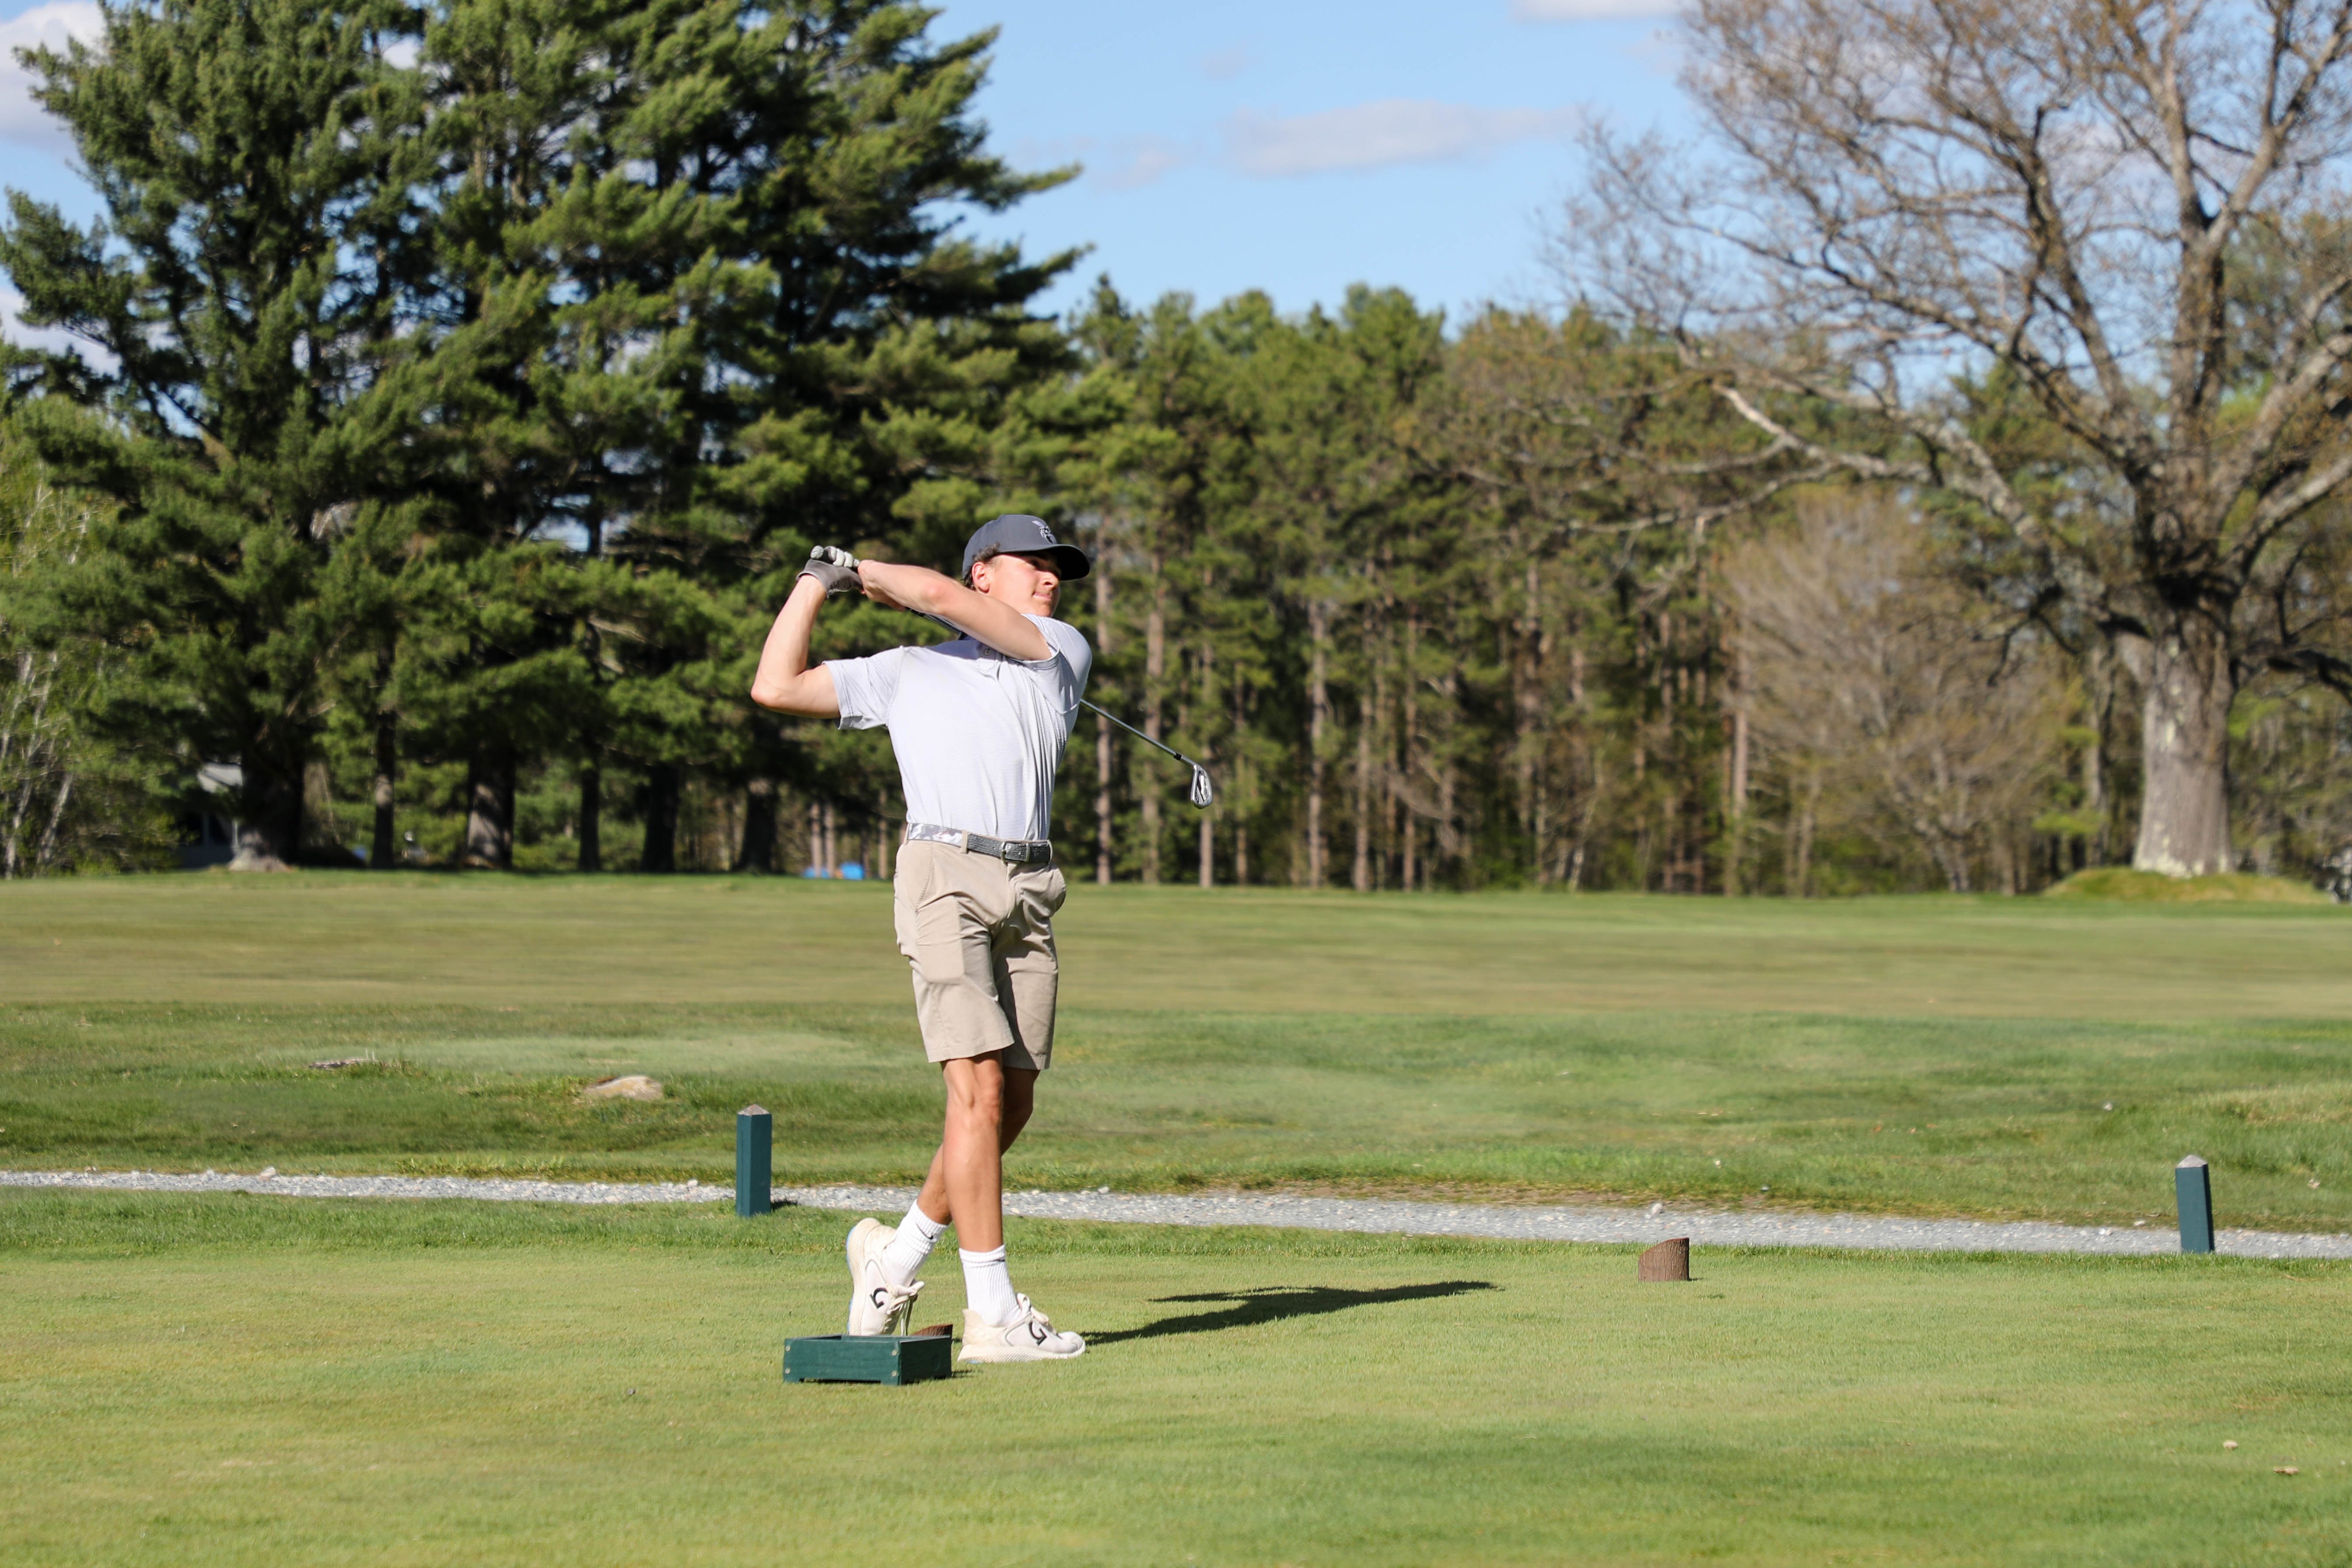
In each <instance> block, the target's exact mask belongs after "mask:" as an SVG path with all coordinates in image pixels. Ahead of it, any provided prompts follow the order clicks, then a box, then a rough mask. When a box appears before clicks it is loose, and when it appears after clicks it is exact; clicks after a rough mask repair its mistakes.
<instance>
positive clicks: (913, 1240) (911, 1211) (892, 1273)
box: [882, 1204, 948, 1289]
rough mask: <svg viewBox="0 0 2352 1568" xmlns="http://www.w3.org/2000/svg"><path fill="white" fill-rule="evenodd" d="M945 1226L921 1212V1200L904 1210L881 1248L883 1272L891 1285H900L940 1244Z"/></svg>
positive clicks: (896, 1287) (904, 1282) (946, 1230)
mask: <svg viewBox="0 0 2352 1568" xmlns="http://www.w3.org/2000/svg"><path fill="white" fill-rule="evenodd" d="M947 1233H948V1227H947V1226H944V1225H942V1224H940V1222H939V1221H938V1220H935V1219H933V1218H932V1217H931V1216H930V1215H927V1214H925V1213H924V1212H923V1206H922V1205H920V1204H915V1205H911V1206H909V1207H908V1210H907V1217H906V1218H905V1219H902V1220H900V1221H899V1222H898V1233H897V1234H896V1235H894V1236H892V1237H890V1240H889V1243H888V1244H887V1246H885V1247H883V1248H882V1272H883V1273H884V1274H885V1275H886V1276H887V1277H888V1279H889V1280H890V1284H891V1286H892V1288H893V1289H900V1288H903V1287H904V1286H905V1285H906V1283H907V1281H908V1280H909V1279H913V1278H914V1277H915V1270H916V1269H918V1268H921V1267H922V1266H923V1259H925V1258H929V1256H930V1255H931V1248H932V1247H937V1246H938V1245H939V1244H940V1237H943V1236H945V1235H946V1234H947Z"/></svg>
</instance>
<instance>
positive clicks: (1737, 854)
mask: <svg viewBox="0 0 2352 1568" xmlns="http://www.w3.org/2000/svg"><path fill="white" fill-rule="evenodd" d="M1748 680H1749V674H1748V652H1747V650H1746V649H1745V648H1742V649H1741V650H1740V652H1739V654H1738V658H1737V662H1735V663H1734V664H1733V666H1732V675H1731V690H1730V692H1729V696H1730V698H1731V780H1730V784H1731V790H1730V795H1731V830H1730V833H1729V834H1728V836H1727V837H1729V838H1730V840H1731V842H1730V843H1729V845H1728V846H1727V847H1726V848H1725V851H1724V857H1723V890H1724V892H1725V893H1726V894H1727V895H1729V896H1731V897H1735V898H1736V897H1738V895H1739V894H1741V893H1743V892H1746V891H1747V890H1748V889H1747V866H1746V864H1745V860H1744V857H1745V855H1746V853H1747V848H1748Z"/></svg>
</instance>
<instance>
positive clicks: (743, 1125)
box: [735, 1105, 776, 1219]
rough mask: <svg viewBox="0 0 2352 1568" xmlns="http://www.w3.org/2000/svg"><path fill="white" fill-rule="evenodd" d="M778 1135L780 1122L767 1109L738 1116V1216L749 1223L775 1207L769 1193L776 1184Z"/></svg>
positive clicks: (747, 1110)
mask: <svg viewBox="0 0 2352 1568" xmlns="http://www.w3.org/2000/svg"><path fill="white" fill-rule="evenodd" d="M775 1134H776V1119H775V1118H774V1117H772V1116H771V1115H769V1114H768V1112H767V1110H766V1109H765V1108H764V1107H762V1106H757V1105H747V1106H745V1107H744V1108H743V1109H742V1110H739V1111H737V1112H736V1113H735V1212H736V1213H737V1214H739V1215H741V1216H742V1217H743V1218H745V1219H751V1218H753V1217H755V1216H756V1215H763V1214H766V1213H767V1212H768V1211H769V1210H770V1209H772V1207H774V1206H775V1205H774V1204H773V1203H772V1200H771V1196H770V1192H769V1189H770V1188H772V1186H774V1184H775V1180H776V1167H775V1159H774V1152H775Z"/></svg>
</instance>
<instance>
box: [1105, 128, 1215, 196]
mask: <svg viewBox="0 0 2352 1568" xmlns="http://www.w3.org/2000/svg"><path fill="white" fill-rule="evenodd" d="M1191 162H1192V154H1191V153H1187V152H1186V151H1185V150H1184V149H1183V148H1182V147H1180V146H1178V145H1177V144H1176V143H1175V142H1171V141H1169V140H1168V139H1167V138H1166V137H1164V136H1135V137H1129V138H1125V139H1122V140H1120V141H1118V142H1114V143H1112V144H1111V147H1110V157H1109V158H1108V159H1107V160H1105V162H1104V164H1103V166H1102V167H1101V168H1100V169H1099V170H1098V171H1097V172H1096V173H1097V178H1099V179H1100V180H1101V181H1102V183H1103V184H1106V185H1108V186H1109V187H1110V188H1111V189H1112V190H1114V191H1133V190H1140V189H1141V188H1142V187H1143V186H1145V185H1149V184H1153V183H1154V182H1156V181H1157V180H1158V179H1159V178H1160V175H1162V174H1167V173H1168V172H1169V171H1170V170H1171V169H1181V168H1182V167H1183V166H1184V165H1185V164H1187V163H1191Z"/></svg>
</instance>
